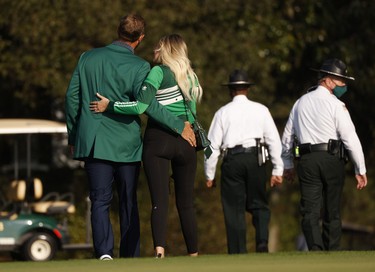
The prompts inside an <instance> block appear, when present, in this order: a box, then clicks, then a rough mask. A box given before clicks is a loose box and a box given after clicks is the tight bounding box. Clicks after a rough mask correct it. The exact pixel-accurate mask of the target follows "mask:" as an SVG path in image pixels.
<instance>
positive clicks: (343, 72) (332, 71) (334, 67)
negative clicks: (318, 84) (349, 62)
mask: <svg viewBox="0 0 375 272" xmlns="http://www.w3.org/2000/svg"><path fill="white" fill-rule="evenodd" d="M310 69H311V70H312V71H315V72H319V73H320V74H321V75H324V74H327V75H333V76H337V77H341V78H344V79H349V80H355V78H354V77H351V76H348V71H347V69H346V65H345V63H344V62H342V61H341V60H339V59H328V60H326V61H324V63H323V64H322V66H321V67H320V69H314V68H310Z"/></svg>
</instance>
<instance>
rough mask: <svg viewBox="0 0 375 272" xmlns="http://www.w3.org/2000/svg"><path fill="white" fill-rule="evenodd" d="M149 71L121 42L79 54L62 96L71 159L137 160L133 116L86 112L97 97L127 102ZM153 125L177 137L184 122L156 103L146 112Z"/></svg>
mask: <svg viewBox="0 0 375 272" xmlns="http://www.w3.org/2000/svg"><path fill="white" fill-rule="evenodd" d="M149 71H150V65H149V63H148V62H146V61H145V60H143V59H141V58H140V57H137V56H136V55H134V53H133V49H132V48H131V47H130V46H128V45H126V44H124V43H121V42H118V41H117V42H114V43H112V44H110V45H108V46H106V47H102V48H97V49H92V50H90V51H87V52H85V53H83V54H82V55H81V57H80V59H79V61H78V64H77V67H76V68H75V70H74V73H73V75H72V78H71V81H70V84H69V86H68V89H67V92H66V96H65V111H66V112H65V114H66V123H67V128H68V143H69V144H70V145H73V146H74V158H75V159H84V158H86V157H88V156H89V155H90V152H92V156H93V157H94V158H97V159H103V160H109V161H114V162H135V161H140V160H141V157H142V139H141V128H140V125H141V121H140V118H139V116H138V115H120V114H114V113H110V112H104V113H99V114H98V113H94V112H91V111H90V108H89V105H90V101H94V100H96V99H97V98H96V93H100V94H102V95H104V96H106V97H107V98H109V99H110V100H111V101H132V100H134V98H135V97H136V95H137V93H138V91H139V90H140V88H141V85H142V83H143V81H144V79H145V78H146V76H147V74H148V72H149ZM146 113H147V114H148V115H150V116H151V117H152V118H153V119H154V120H156V121H158V122H160V123H161V124H163V125H164V126H166V127H168V128H169V129H171V130H173V131H175V132H176V133H179V134H181V133H182V130H183V128H184V122H183V121H182V120H181V119H179V118H178V117H176V116H174V115H172V114H171V113H170V112H168V111H167V110H166V109H164V108H163V106H162V105H160V104H159V103H158V102H157V101H156V99H154V100H153V101H152V103H151V104H150V106H149V108H148V109H147V112H146Z"/></svg>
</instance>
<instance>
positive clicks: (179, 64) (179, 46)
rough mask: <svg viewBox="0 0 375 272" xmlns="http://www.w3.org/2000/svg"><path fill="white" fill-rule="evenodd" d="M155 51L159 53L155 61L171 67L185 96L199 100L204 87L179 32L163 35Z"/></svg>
mask: <svg viewBox="0 0 375 272" xmlns="http://www.w3.org/2000/svg"><path fill="white" fill-rule="evenodd" d="M155 51H156V52H158V54H157V55H155V59H154V61H155V62H157V63H161V64H164V65H166V66H168V67H169V68H170V69H171V71H172V72H173V74H174V75H175V78H176V81H177V84H178V86H179V87H180V89H181V91H182V93H183V95H184V96H185V98H187V99H188V100H190V101H191V100H196V101H198V102H199V101H200V100H201V98H202V92H203V91H202V87H201V86H200V84H199V81H198V77H197V75H196V74H195V73H194V71H193V69H192V68H191V64H190V60H189V58H188V49H187V46H186V43H185V42H184V40H183V39H182V37H181V36H180V35H178V34H171V35H167V36H164V37H162V38H161V39H160V40H159V43H158V45H157V46H156V48H155Z"/></svg>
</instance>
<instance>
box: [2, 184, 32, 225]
mask: <svg viewBox="0 0 375 272" xmlns="http://www.w3.org/2000/svg"><path fill="white" fill-rule="evenodd" d="M6 196H7V197H6V199H5V198H4V199H3V202H4V203H3V204H2V206H1V207H0V217H1V218H3V217H10V216H12V215H14V214H16V213H18V212H19V211H20V210H21V208H22V207H23V205H22V204H23V201H24V199H25V197H26V182H25V181H24V180H13V181H12V182H11V183H10V185H9V188H8V190H7V192H6Z"/></svg>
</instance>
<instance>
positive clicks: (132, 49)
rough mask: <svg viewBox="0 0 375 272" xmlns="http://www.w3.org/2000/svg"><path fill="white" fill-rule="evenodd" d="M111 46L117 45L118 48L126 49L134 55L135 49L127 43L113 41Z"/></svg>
mask: <svg viewBox="0 0 375 272" xmlns="http://www.w3.org/2000/svg"><path fill="white" fill-rule="evenodd" d="M111 45H117V46H121V47H124V48H126V49H128V50H129V51H130V52H132V53H133V54H134V48H133V47H131V46H130V45H128V44H127V43H125V42H123V41H120V40H116V41H113V42H112V44H111Z"/></svg>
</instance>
